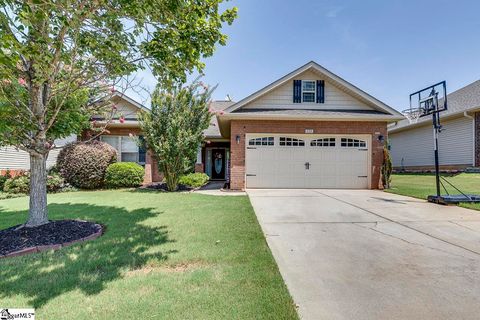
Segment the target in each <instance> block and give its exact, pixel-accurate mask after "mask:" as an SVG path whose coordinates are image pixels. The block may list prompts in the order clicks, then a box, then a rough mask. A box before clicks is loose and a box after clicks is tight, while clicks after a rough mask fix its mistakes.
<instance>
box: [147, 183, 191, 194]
mask: <svg viewBox="0 0 480 320" xmlns="http://www.w3.org/2000/svg"><path fill="white" fill-rule="evenodd" d="M141 189H151V190H159V191H168V189H167V184H166V183H161V182H155V183H151V184H149V185H146V186H144V187H141ZM192 190H194V188H192V187H189V186H186V185H183V184H179V185H178V189H177V190H176V192H178V191H192Z"/></svg>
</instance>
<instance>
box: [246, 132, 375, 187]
mask: <svg viewBox="0 0 480 320" xmlns="http://www.w3.org/2000/svg"><path fill="white" fill-rule="evenodd" d="M267 136H269V137H274V138H275V140H274V147H279V146H280V144H279V138H280V137H281V136H284V137H291V138H300V139H302V140H304V141H305V146H304V148H307V147H310V148H315V147H313V146H310V142H311V141H312V140H314V139H320V138H335V139H336V140H335V147H332V148H339V149H340V148H341V147H340V143H339V142H340V139H341V138H361V139H364V140H365V142H366V144H367V146H366V148H367V149H368V155H367V188H368V189H372V176H373V166H372V157H373V151H374V149H373V136H372V135H371V134H327V133H325V134H297V133H285V132H284V133H269V132H262V133H246V134H245V150H244V154H245V158H244V168H245V170H244V171H245V172H244V177H243V179H244V181H245V188H247V174H248V172H247V169H248V164H247V157H246V155H247V149H248V147H252V146H249V145H248V143H247V142H248V141H249V139H253V138H259V137H267ZM337 139H338V141H337ZM254 147H262V148H265V147H270V146H254ZM302 148H303V147H302ZM345 149H350V148H345Z"/></svg>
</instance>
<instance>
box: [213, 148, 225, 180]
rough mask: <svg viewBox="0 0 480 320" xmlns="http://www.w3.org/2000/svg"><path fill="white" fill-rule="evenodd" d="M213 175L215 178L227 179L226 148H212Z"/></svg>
mask: <svg viewBox="0 0 480 320" xmlns="http://www.w3.org/2000/svg"><path fill="white" fill-rule="evenodd" d="M211 165H212V176H211V178H212V179H213V180H224V179H225V149H212V164H211Z"/></svg>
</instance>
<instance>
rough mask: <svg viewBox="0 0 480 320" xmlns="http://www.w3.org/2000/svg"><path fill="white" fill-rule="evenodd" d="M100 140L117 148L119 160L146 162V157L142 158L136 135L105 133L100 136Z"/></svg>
mask: <svg viewBox="0 0 480 320" xmlns="http://www.w3.org/2000/svg"><path fill="white" fill-rule="evenodd" d="M100 140H102V141H103V142H106V143H108V144H109V145H111V146H112V147H114V148H115V150H117V157H118V161H120V162H137V163H139V164H145V157H142V159H140V152H139V148H138V145H137V141H136V140H135V138H134V137H129V136H106V135H104V136H100Z"/></svg>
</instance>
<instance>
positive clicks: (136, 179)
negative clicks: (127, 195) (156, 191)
mask: <svg viewBox="0 0 480 320" xmlns="http://www.w3.org/2000/svg"><path fill="white" fill-rule="evenodd" d="M144 175H145V170H144V169H143V167H142V166H141V165H139V164H137V163H135V162H117V163H114V164H111V165H109V166H108V168H107V172H106V174H105V184H106V185H107V187H109V188H130V187H138V186H139V185H141V184H142V182H143V177H144Z"/></svg>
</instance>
